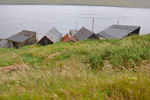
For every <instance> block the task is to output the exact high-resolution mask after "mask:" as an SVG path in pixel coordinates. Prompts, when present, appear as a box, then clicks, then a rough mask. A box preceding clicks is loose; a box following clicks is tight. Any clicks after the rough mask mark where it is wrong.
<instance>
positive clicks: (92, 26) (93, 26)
mask: <svg viewBox="0 0 150 100" xmlns="http://www.w3.org/2000/svg"><path fill="white" fill-rule="evenodd" d="M92 32H94V18H93V21H92Z"/></svg>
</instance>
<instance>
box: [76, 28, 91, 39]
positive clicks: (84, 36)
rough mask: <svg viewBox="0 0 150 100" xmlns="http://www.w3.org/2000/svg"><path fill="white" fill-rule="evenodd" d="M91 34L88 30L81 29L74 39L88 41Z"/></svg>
mask: <svg viewBox="0 0 150 100" xmlns="http://www.w3.org/2000/svg"><path fill="white" fill-rule="evenodd" d="M92 34H93V32H91V31H90V30H88V29H86V28H84V27H82V28H81V29H80V30H79V31H78V32H77V33H76V34H75V37H76V38H77V39H78V40H79V41H81V40H84V39H88V38H89V37H90V36H91V35H92Z"/></svg>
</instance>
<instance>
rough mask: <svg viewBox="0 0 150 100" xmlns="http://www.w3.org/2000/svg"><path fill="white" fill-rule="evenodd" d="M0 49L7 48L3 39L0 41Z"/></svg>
mask: <svg viewBox="0 0 150 100" xmlns="http://www.w3.org/2000/svg"><path fill="white" fill-rule="evenodd" d="M0 47H8V41H7V40H5V39H3V40H1V41H0Z"/></svg>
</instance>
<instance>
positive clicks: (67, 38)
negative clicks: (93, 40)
mask: <svg viewBox="0 0 150 100" xmlns="http://www.w3.org/2000/svg"><path fill="white" fill-rule="evenodd" d="M62 41H63V42H70V41H73V42H77V40H76V39H75V38H74V37H73V36H72V35H69V34H66V35H65V36H64V37H63V39H62Z"/></svg>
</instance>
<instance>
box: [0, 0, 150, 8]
mask: <svg viewBox="0 0 150 100" xmlns="http://www.w3.org/2000/svg"><path fill="white" fill-rule="evenodd" d="M0 3H3V4H82V5H106V6H123V7H148V8H149V7H150V1H148V0H142V1H141V0H136V1H135V0H0Z"/></svg>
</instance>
